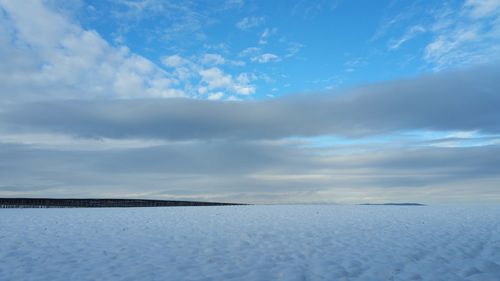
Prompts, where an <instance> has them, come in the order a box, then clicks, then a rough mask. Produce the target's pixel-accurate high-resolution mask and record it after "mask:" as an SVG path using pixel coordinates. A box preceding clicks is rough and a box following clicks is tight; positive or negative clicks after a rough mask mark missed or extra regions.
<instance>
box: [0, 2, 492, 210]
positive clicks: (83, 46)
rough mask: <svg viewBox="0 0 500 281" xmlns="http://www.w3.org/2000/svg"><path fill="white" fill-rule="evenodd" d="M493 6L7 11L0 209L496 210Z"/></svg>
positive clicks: (101, 6)
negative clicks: (37, 202) (84, 201)
mask: <svg viewBox="0 0 500 281" xmlns="http://www.w3.org/2000/svg"><path fill="white" fill-rule="evenodd" d="M499 46H500V2H498V1H497V0H483V1H479V0H461V1H322V0H318V1H251V0H217V1H168V0H109V1H83V0H72V1H59V0H46V1H43V0H26V1H15V0H0V60H1V61H2V64H0V167H1V169H0V179H1V180H0V196H25V197H26V196H34V197H50V196H53V197H126V198H157V199H189V200H211V201H235V202H247V203H318V202H319V203H362V202H386V201H419V202H423V203H444V202H490V201H493V202H500V189H499V188H498V184H499V183H500V176H499V175H498V172H497V171H498V170H499V169H500V125H499V124H500V110H499V108H500V96H499V95H500V84H499V83H500V80H499V79H498V77H500V64H499V62H500V47H499Z"/></svg>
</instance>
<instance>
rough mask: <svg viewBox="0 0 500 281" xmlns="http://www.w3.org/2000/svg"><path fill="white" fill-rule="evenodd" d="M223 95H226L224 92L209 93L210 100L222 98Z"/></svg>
mask: <svg viewBox="0 0 500 281" xmlns="http://www.w3.org/2000/svg"><path fill="white" fill-rule="evenodd" d="M223 97H224V93H223V92H217V93H212V94H209V95H208V99H209V100H220V99H221V98H223Z"/></svg>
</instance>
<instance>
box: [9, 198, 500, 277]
mask: <svg viewBox="0 0 500 281" xmlns="http://www.w3.org/2000/svg"><path fill="white" fill-rule="evenodd" d="M0 226H1V227H0V260H1V263H0V280H199V281H202V280H207V281H208V280H367V281H368V280H370V281H376V280H432V281H436V280H454V281H459V280H478V281H487V280H492V281H493V280H495V281H497V280H500V206H494V205H486V206H480V205H477V206H457V205H454V206H425V207H404V206H336V205H281V206H224V207H172V208H168V207H167V208H109V209H108V208H104V209H103V208H101V209H0Z"/></svg>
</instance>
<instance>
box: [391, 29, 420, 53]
mask: <svg viewBox="0 0 500 281" xmlns="http://www.w3.org/2000/svg"><path fill="white" fill-rule="evenodd" d="M423 32H425V28H423V27H422V26H420V25H414V26H412V27H410V28H408V30H406V32H405V34H404V35H403V36H401V38H399V39H393V40H391V41H390V43H389V50H395V49H399V47H401V45H403V44H404V43H406V42H407V41H409V40H411V39H413V38H414V37H416V36H417V35H418V34H420V33H423Z"/></svg>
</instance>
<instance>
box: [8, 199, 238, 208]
mask: <svg viewBox="0 0 500 281" xmlns="http://www.w3.org/2000/svg"><path fill="white" fill-rule="evenodd" d="M231 205H245V204H236V203H218V202H197V201H171V200H148V199H56V198H0V208H126V207H182V206H231Z"/></svg>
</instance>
